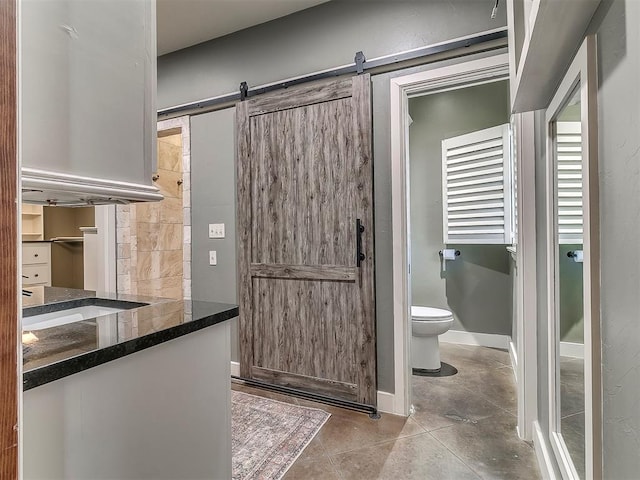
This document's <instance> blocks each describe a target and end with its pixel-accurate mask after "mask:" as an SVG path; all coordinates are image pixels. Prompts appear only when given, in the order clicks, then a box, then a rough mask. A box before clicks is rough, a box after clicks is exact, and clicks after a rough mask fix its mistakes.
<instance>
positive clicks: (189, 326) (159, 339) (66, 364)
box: [22, 306, 239, 392]
mask: <svg viewBox="0 0 640 480" xmlns="http://www.w3.org/2000/svg"><path fill="white" fill-rule="evenodd" d="M238 314H239V308H238V307H237V306H235V307H231V308H229V309H227V310H223V311H221V312H218V313H214V314H211V315H208V316H206V317H204V318H201V319H198V320H193V321H190V322H186V323H181V324H180V325H176V326H173V327H170V328H167V329H165V330H161V331H159V332H153V333H150V334H148V335H144V336H142V337H138V338H134V339H132V340H128V341H126V342H122V343H118V344H116V345H111V346H108V347H104V348H101V349H99V350H95V351H91V352H86V353H83V354H80V355H77V356H75V357H71V358H68V359H66V360H62V361H59V362H56V363H53V364H51V365H45V366H42V367H39V368H35V369H33V370H30V371H28V372H24V373H23V376H22V390H23V391H25V392H26V391H27V390H31V389H32V388H36V387H39V386H41V385H45V384H47V383H50V382H53V381H55V380H59V379H61V378H64V377H68V376H70V375H73V374H75V373H79V372H82V371H85V370H89V369H90V368H93V367H96V366H98V365H102V364H104V363H108V362H111V361H113V360H116V359H118V358H122V357H125V356H127V355H131V354H132V353H135V352H139V351H141V350H145V349H147V348H150V347H153V346H155V345H160V344H162V343H165V342H168V341H169V340H173V339H175V338H179V337H182V336H184V335H188V334H190V333H193V332H197V331H198V330H202V329H204V328H207V327H211V326H213V325H217V324H219V323H222V322H224V321H226V320H230V319H232V318H235V317H237V316H238Z"/></svg>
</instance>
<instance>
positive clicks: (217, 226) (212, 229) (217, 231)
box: [209, 223, 224, 238]
mask: <svg viewBox="0 0 640 480" xmlns="http://www.w3.org/2000/svg"><path fill="white" fill-rule="evenodd" d="M209 238H224V223H210V224H209Z"/></svg>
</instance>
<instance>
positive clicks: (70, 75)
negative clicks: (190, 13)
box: [19, 0, 162, 205]
mask: <svg viewBox="0 0 640 480" xmlns="http://www.w3.org/2000/svg"><path fill="white" fill-rule="evenodd" d="M155 17H156V15H155V0H135V1H113V0H47V1H42V0H23V1H22V2H21V12H20V17H19V19H20V73H19V81H20V91H21V102H22V103H21V107H20V125H21V155H22V166H23V170H22V176H23V180H22V186H23V195H24V200H25V201H27V202H41V203H45V202H47V201H51V202H57V203H58V204H61V205H62V204H86V203H118V202H128V201H145V200H159V199H161V198H162V197H161V196H160V195H159V194H158V191H157V189H156V188H155V187H153V186H152V180H151V176H152V172H153V171H154V169H155V158H156V18H155Z"/></svg>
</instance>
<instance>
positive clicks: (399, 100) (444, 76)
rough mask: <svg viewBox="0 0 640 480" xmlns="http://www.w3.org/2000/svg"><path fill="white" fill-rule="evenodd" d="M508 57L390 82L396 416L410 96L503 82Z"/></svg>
mask: <svg viewBox="0 0 640 480" xmlns="http://www.w3.org/2000/svg"><path fill="white" fill-rule="evenodd" d="M508 74H509V58H508V55H507V54H504V53H503V54H494V55H491V56H489V57H487V58H483V59H479V60H471V61H464V60H463V61H461V63H458V64H455V65H450V66H447V67H441V68H434V69H431V70H427V71H424V72H419V73H415V74H411V75H405V76H402V77H396V78H394V79H391V81H390V89H391V91H390V100H391V101H390V119H391V123H390V135H391V197H392V199H391V213H392V232H393V325H394V327H393V346H394V380H395V382H394V391H395V395H394V412H393V413H396V414H398V415H404V416H408V415H409V413H410V408H411V382H410V381H409V380H410V374H409V369H410V365H411V363H410V361H409V356H410V353H411V352H410V350H409V349H410V343H409V342H410V340H411V330H410V328H409V318H410V311H409V309H410V306H411V301H410V294H411V292H410V291H409V290H410V289H409V269H408V266H409V265H408V258H409V255H408V251H409V250H408V249H409V245H408V227H409V222H408V218H407V217H408V184H407V183H408V182H407V178H406V177H407V161H408V155H407V148H406V144H405V136H406V132H407V128H408V127H407V120H408V98H409V96H410V95H418V94H430V93H435V92H438V91H443V90H450V89H453V88H461V87H464V86H470V85H476V84H480V83H487V82H490V81H496V80H501V79H507V78H508Z"/></svg>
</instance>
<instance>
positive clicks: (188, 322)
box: [23, 287, 238, 391]
mask: <svg viewBox="0 0 640 480" xmlns="http://www.w3.org/2000/svg"><path fill="white" fill-rule="evenodd" d="M29 290H32V291H33V295H32V296H31V297H24V299H23V316H24V317H25V319H26V318H27V317H29V316H32V315H37V314H40V313H48V312H52V311H57V310H60V309H61V308H60V307H64V308H74V307H79V306H83V305H88V304H96V303H97V304H98V305H102V306H110V307H127V308H131V307H132V306H133V307H135V308H132V309H129V310H124V311H122V312H118V313H112V314H109V315H104V316H99V317H97V318H93V319H88V320H81V321H76V322H73V323H67V324H65V325H60V326H55V327H50V328H45V329H40V330H36V329H33V330H30V329H29V328H28V327H25V329H24V330H23V372H24V374H23V390H25V391H26V390H29V389H31V388H35V387H37V386H40V385H44V384H45V383H49V382H52V381H54V380H58V379H60V378H63V377H66V376H69V375H73V374H74V373H78V372H81V371H83V370H87V369H89V368H92V367H95V366H97V365H100V364H102V363H106V362H110V361H112V360H115V359H117V358H120V357H123V356H126V355H130V354H132V353H134V352H138V351H140V350H144V349H145V348H149V347H152V346H154V345H158V344H160V343H163V342H166V341H169V340H172V339H174V338H177V337H181V336H183V335H187V334H190V333H193V332H196V331H198V330H201V329H203V328H206V327H209V326H211V325H215V324H217V323H220V322H223V321H225V320H229V319H231V318H234V317H236V316H238V307H237V306H236V305H230V304H226V303H217V302H202V301H195V300H189V301H182V300H172V299H166V298H154V297H145V296H139V295H124V294H114V293H96V292H93V291H89V290H76V289H68V288H56V287H29ZM92 299H93V300H92ZM95 299H99V300H95Z"/></svg>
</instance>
